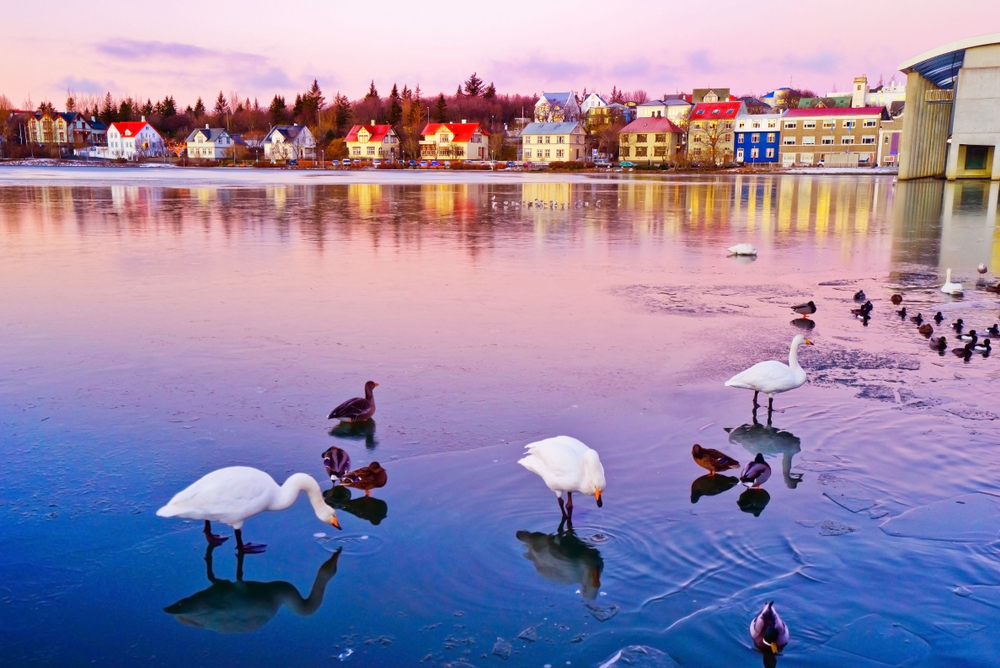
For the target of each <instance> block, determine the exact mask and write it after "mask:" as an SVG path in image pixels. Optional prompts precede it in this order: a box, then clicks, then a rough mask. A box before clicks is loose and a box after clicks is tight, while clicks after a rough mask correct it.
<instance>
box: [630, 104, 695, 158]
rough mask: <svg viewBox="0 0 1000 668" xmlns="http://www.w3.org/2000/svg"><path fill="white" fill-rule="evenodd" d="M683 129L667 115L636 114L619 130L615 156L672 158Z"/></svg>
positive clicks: (675, 152) (678, 144)
mask: <svg viewBox="0 0 1000 668" xmlns="http://www.w3.org/2000/svg"><path fill="white" fill-rule="evenodd" d="M683 134H684V132H683V131H682V130H681V129H680V128H679V127H677V126H676V125H674V124H673V122H672V121H671V120H670V119H669V118H660V117H655V118H654V117H649V116H647V117H643V118H637V119H635V120H634V121H632V122H631V123H629V124H628V125H626V126H625V127H623V128H622V129H621V130H619V131H618V157H619V158H621V159H622V160H628V161H629V162H635V163H645V164H647V165H648V164H654V163H656V164H659V163H662V162H672V161H673V160H674V159H675V156H676V154H677V150H678V147H679V146H680V143H681V136H682V135H683Z"/></svg>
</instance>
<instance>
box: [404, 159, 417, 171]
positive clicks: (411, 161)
mask: <svg viewBox="0 0 1000 668" xmlns="http://www.w3.org/2000/svg"><path fill="white" fill-rule="evenodd" d="M406 166H407V167H412V168H414V169H416V167H417V161H416V160H410V161H409V162H408V163H406Z"/></svg>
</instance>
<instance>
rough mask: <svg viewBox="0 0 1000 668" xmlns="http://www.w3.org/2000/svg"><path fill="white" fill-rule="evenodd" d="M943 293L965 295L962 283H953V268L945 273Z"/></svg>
mask: <svg viewBox="0 0 1000 668" xmlns="http://www.w3.org/2000/svg"><path fill="white" fill-rule="evenodd" d="M941 292H944V293H946V294H949V295H956V296H959V295H961V294H962V293H963V290H962V284H961V283H952V282H951V267H949V268H948V270H947V271H946V272H945V275H944V285H942V286H941Z"/></svg>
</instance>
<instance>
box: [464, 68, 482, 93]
mask: <svg viewBox="0 0 1000 668" xmlns="http://www.w3.org/2000/svg"><path fill="white" fill-rule="evenodd" d="M481 92H483V80H482V79H480V78H479V77H478V76H476V73H475V72H473V73H472V76H471V77H469V78H468V79H466V80H465V94H466V95H468V96H469V97H476V96H477V95H479V94H480V93H481Z"/></svg>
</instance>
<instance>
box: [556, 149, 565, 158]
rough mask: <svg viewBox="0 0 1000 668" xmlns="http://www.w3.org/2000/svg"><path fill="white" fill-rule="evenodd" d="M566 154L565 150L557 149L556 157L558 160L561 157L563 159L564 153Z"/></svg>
mask: <svg viewBox="0 0 1000 668" xmlns="http://www.w3.org/2000/svg"><path fill="white" fill-rule="evenodd" d="M564 152H565V151H563V150H562V149H561V148H560V149H556V157H557V158H561V157H563V153H564Z"/></svg>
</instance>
